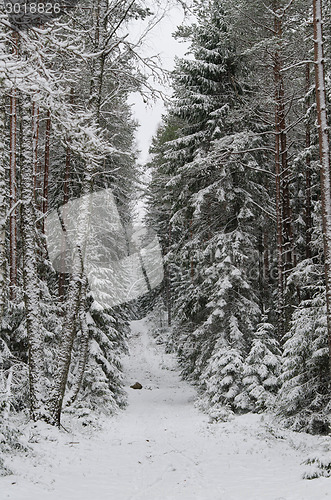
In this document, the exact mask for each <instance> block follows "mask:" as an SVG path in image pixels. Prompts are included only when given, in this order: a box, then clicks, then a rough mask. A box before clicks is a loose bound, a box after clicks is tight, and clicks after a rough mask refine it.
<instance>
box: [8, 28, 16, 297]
mask: <svg viewBox="0 0 331 500" xmlns="http://www.w3.org/2000/svg"><path fill="white" fill-rule="evenodd" d="M17 37H18V35H17V34H16V33H14V34H13V36H12V38H13V53H14V54H17V43H18V39H17ZM9 127H10V146H9V147H10V154H9V164H10V165H9V208H10V218H9V280H10V288H9V290H10V292H9V293H10V298H11V300H14V299H15V296H16V282H17V211H16V202H17V194H16V191H17V186H16V164H17V162H16V156H17V155H16V142H17V91H16V89H14V88H13V89H12V90H11V94H10V125H9Z"/></svg>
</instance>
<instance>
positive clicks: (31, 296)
mask: <svg viewBox="0 0 331 500" xmlns="http://www.w3.org/2000/svg"><path fill="white" fill-rule="evenodd" d="M22 99H23V108H22V119H23V124H22V128H23V144H22V150H23V155H22V157H23V161H22V176H21V189H22V195H21V196H22V227H21V233H22V249H23V291H24V303H25V313H26V329H27V335H28V344H29V386H30V409H31V417H32V419H33V420H39V419H45V418H46V419H47V416H46V412H45V408H44V402H43V399H44V396H45V394H44V387H43V381H44V373H43V349H42V343H43V339H42V336H41V328H40V306H39V281H38V275H37V262H36V218H35V196H34V169H33V152H32V146H33V141H32V134H31V130H32V127H31V125H32V123H31V122H32V116H31V102H29V99H28V98H27V97H25V96H24V97H23V98H22Z"/></svg>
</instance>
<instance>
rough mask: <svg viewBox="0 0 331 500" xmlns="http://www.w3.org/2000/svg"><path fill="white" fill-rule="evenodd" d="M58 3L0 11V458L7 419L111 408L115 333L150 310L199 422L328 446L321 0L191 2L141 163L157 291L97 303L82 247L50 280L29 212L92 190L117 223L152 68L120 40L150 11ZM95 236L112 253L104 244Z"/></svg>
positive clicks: (328, 228)
mask: <svg viewBox="0 0 331 500" xmlns="http://www.w3.org/2000/svg"><path fill="white" fill-rule="evenodd" d="M69 3H70V2H69ZM72 3H73V5H72V8H70V9H69V8H68V9H67V10H65V11H64V12H63V13H61V15H57V16H55V18H52V19H39V18H37V20H36V18H35V17H34V18H33V19H34V22H33V23H31V22H30V23H29V25H28V26H25V25H17V23H16V22H15V19H12V18H11V17H10V16H8V15H7V13H6V12H5V11H4V10H2V13H1V14H0V24H1V33H0V84H1V97H0V99H1V103H0V198H1V207H0V210H1V215H0V243H1V244H0V324H1V331H0V434H1V435H5V436H7V437H6V440H5V441H3V442H2V441H1V440H0V441H1V442H0V445H1V446H4V447H7V446H10V440H11V439H14V437H13V435H14V434H13V432H14V430H13V425H14V424H13V422H15V415H17V414H19V413H22V412H23V413H25V414H26V415H29V416H30V418H31V419H32V420H34V421H38V420H43V421H46V422H47V423H50V424H52V425H60V424H61V414H62V412H63V411H65V412H67V413H69V414H70V413H72V414H75V415H76V416H77V415H78V416H80V417H81V418H82V419H85V420H86V423H88V421H89V418H90V417H89V415H90V412H91V411H94V412H100V411H101V412H104V413H107V414H112V413H114V412H116V410H117V409H118V408H121V407H125V402H126V396H125V391H124V390H123V382H122V374H121V357H122V355H123V354H124V353H125V352H126V349H127V334H128V331H129V321H130V318H132V317H133V316H134V315H135V317H137V316H139V315H140V316H141V315H142V314H144V313H146V312H151V310H152V309H154V315H155V317H156V318H157V317H159V313H160V314H161V317H162V318H166V321H162V322H161V324H160V323H159V320H157V321H156V325H155V326H156V335H159V336H160V338H162V340H163V341H164V342H166V344H167V348H168V349H169V350H172V351H174V352H176V354H177V356H178V360H179V364H180V367H181V370H182V376H183V377H184V378H186V379H188V380H189V381H191V382H192V383H193V384H195V385H196V386H197V388H198V390H199V394H201V407H202V408H203V409H204V410H205V411H207V412H209V413H210V415H212V416H213V418H214V419H215V420H222V419H226V418H227V416H228V415H230V414H231V413H233V412H237V413H243V412H263V411H269V412H272V413H273V414H274V415H276V416H277V417H278V418H280V419H281V420H282V421H283V422H284V424H286V425H288V426H290V427H291V428H292V429H294V430H299V431H300V430H305V431H308V432H311V433H322V434H323V433H328V432H329V430H330V427H329V425H330V412H331V399H330V364H331V362H330V360H331V181H330V174H331V171H330V152H329V136H328V123H329V122H328V116H329V115H330V112H331V109H330V105H329V104H328V103H329V102H330V98H329V97H330V95H331V72H330V71H331V68H329V66H331V65H330V64H329V62H330V60H331V38H330V32H331V21H330V19H331V17H330V14H331V4H330V2H329V0H325V1H324V5H323V11H322V5H321V3H322V2H321V0H314V1H305V0H298V1H295V2H294V1H289V0H287V1H283V0H272V1H270V2H268V3H264V2H262V1H260V0H249V1H248V0H237V1H236V2H234V1H233V0H208V1H200V0H195V1H194V2H193V7H192V6H191V7H190V9H189V10H188V11H187V12H188V14H189V15H188V18H189V19H190V20H191V21H190V22H186V23H185V24H184V25H183V26H179V27H178V30H177V32H176V34H175V36H176V37H177V38H178V39H181V40H184V41H185V42H187V43H189V47H190V48H189V52H188V54H187V57H184V58H181V59H177V61H176V66H175V69H174V71H173V72H172V74H171V78H170V84H171V87H172V97H171V98H170V99H169V100H168V102H167V107H166V112H165V114H164V116H163V121H162V124H161V125H160V127H159V129H158V131H157V134H156V136H155V137H154V139H153V144H152V147H151V154H150V160H149V162H148V164H147V165H146V166H145V167H144V169H143V170H145V172H147V173H148V174H149V177H150V183H149V185H148V186H147V188H146V189H145V197H146V214H145V224H146V226H147V227H148V228H150V229H152V230H153V231H154V232H156V233H157V234H158V237H159V241H160V244H161V247H162V252H163V257H164V280H163V282H162V285H161V286H158V287H157V288H156V289H155V290H153V291H151V290H150V291H149V293H148V294H147V295H146V296H145V297H144V298H143V300H140V301H131V302H129V303H117V304H116V305H113V306H112V307H108V308H105V307H101V305H100V302H99V301H98V300H97V299H96V296H95V294H94V293H93V290H92V288H91V283H90V281H89V280H88V277H87V273H86V269H85V268H84V259H83V258H82V247H83V246H84V244H85V243H84V241H83V239H82V237H80V236H79V235H78V237H77V242H76V243H75V248H76V250H77V251H75V252H73V254H72V256H71V263H70V266H69V267H68V265H67V263H66V259H67V255H66V251H62V253H61V252H60V254H59V259H60V261H62V262H60V263H59V262H58V263H57V264H55V263H54V261H53V260H52V259H51V256H50V252H49V247H48V242H47V217H48V215H49V214H52V213H60V210H61V207H65V206H68V207H70V206H73V205H70V203H72V202H74V201H75V200H78V199H80V200H86V199H88V198H87V197H88V196H89V195H90V194H91V193H97V192H100V191H103V190H111V193H112V196H113V200H115V202H116V210H117V211H118V214H119V217H120V220H121V221H122V223H123V224H125V225H126V227H130V226H131V224H132V221H133V213H134V206H135V201H136V197H137V192H138V191H139V189H140V186H141V180H140V177H141V170H142V169H141V167H140V166H139V165H138V162H137V151H136V145H135V131H136V128H137V124H136V122H135V120H134V119H133V117H132V113H131V108H130V106H129V105H128V97H129V96H130V94H131V93H132V92H137V91H138V92H141V93H142V94H143V95H144V96H145V98H146V99H149V98H151V96H152V94H153V88H152V84H151V83H150V82H151V79H149V78H148V76H149V75H150V74H151V73H152V74H154V75H155V74H156V73H157V72H158V71H159V69H158V68H157V65H156V63H155V60H154V58H151V59H149V60H148V59H143V57H142V56H141V54H140V52H139V46H138V45H139V43H140V42H134V43H133V42H131V41H130V37H128V33H129V31H130V26H131V25H132V23H134V22H136V21H141V20H145V21H146V22H147V23H148V19H149V18H151V19H153V13H152V12H151V10H150V9H149V8H147V7H146V5H144V3H143V2H140V1H127V0H97V1H95V2H90V1H89V0H86V1H85V0H81V1H80V2H79V4H77V5H74V4H75V2H72ZM181 3H183V2H181ZM183 7H184V8H187V6H185V5H183ZM323 24H324V26H323ZM151 25H153V21H151ZM323 30H324V35H323ZM323 41H324V44H323ZM324 63H325V64H324ZM88 209H89V207H88V203H84V202H83V203H82V204H81V205H79V210H78V211H76V212H75V211H72V212H70V211H69V212H68V213H67V214H64V213H63V210H62V212H61V213H62V218H61V217H60V216H59V217H60V220H61V224H62V225H63V228H64V229H63V231H64V233H65V231H66V229H65V223H66V221H65V220H64V219H65V216H66V217H67V218H68V220H70V215H71V217H72V218H73V217H74V218H75V219H77V224H78V226H79V227H84V225H85V226H86V218H87V217H88ZM103 209H104V211H105V213H106V212H107V206H106V207H103ZM108 209H109V210H113V207H112V206H111V205H109V207H108ZM99 222H100V227H101V228H102V227H103V225H104V221H103V220H100V221H99ZM83 233H84V231H82V234H83ZM108 238H110V239H113V241H112V242H111V245H110V246H111V247H112V248H113V246H114V244H115V243H114V240H116V239H117V238H118V235H116V234H115V235H111V232H109V234H108ZM105 239H107V238H105ZM107 244H108V243H106V242H104V241H103V240H102V239H101V240H100V241H96V242H95V251H96V252H100V253H102V252H103V251H105V252H106V251H109V245H108V247H107ZM103 245H104V246H105V249H104V248H103ZM127 246H128V247H130V242H128V245H127ZM106 247H107V248H106ZM124 250H125V243H123V245H122V248H121V251H122V253H123V252H124V253H125V251H124ZM128 252H129V250H128ZM115 253H116V252H115ZM116 258H118V255H117V256H116ZM110 281H111V278H110ZM111 286H113V282H111ZM117 289H118V288H117ZM104 293H106V291H104ZM115 302H116V301H115ZM122 302H123V301H122ZM155 311H157V314H156V313H155Z"/></svg>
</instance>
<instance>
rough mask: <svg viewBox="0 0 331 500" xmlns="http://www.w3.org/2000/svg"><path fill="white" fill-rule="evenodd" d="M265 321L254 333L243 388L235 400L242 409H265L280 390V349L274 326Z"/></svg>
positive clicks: (244, 373)
mask: <svg viewBox="0 0 331 500" xmlns="http://www.w3.org/2000/svg"><path fill="white" fill-rule="evenodd" d="M263 319H264V321H262V322H261V323H260V324H259V325H258V328H257V330H256V333H255V334H254V338H253V341H252V346H251V349H250V351H249V354H248V356H247V358H246V359H245V364H244V368H243V374H242V377H243V379H242V383H243V392H242V394H240V396H239V397H238V398H237V400H236V403H237V404H238V405H239V406H240V407H241V408H243V409H246V410H250V411H263V410H265V409H266V408H268V407H270V406H271V405H272V404H273V402H274V399H275V396H276V394H277V393H278V390H279V386H280V380H279V376H280V373H281V358H280V357H281V350H280V347H279V343H278V342H277V340H276V338H275V337H276V335H275V328H274V326H273V325H272V324H270V323H268V322H267V318H262V320H263Z"/></svg>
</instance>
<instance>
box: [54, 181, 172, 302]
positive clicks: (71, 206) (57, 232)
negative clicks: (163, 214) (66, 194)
mask: <svg viewBox="0 0 331 500" xmlns="http://www.w3.org/2000/svg"><path fill="white" fill-rule="evenodd" d="M45 230H46V239H47V248H48V254H49V257H50V259H51V262H52V264H53V267H54V269H55V270H56V271H57V272H59V273H67V274H71V273H74V272H77V264H78V267H79V265H81V267H82V269H83V271H84V273H85V275H86V276H87V278H88V281H89V285H90V289H91V293H92V295H93V298H94V300H95V301H96V302H97V303H98V304H99V306H100V307H101V308H104V309H108V308H111V307H114V306H117V305H120V304H124V303H127V302H130V301H132V300H134V299H137V298H139V297H141V296H143V295H145V294H146V293H148V292H150V291H151V290H153V289H155V288H156V287H157V286H158V285H159V284H160V283H161V282H162V280H163V258H162V251H161V247H160V244H159V240H158V237H157V235H156V234H155V233H154V232H153V231H151V230H147V229H146V228H145V227H144V226H141V225H139V224H136V225H135V224H133V225H126V226H125V225H123V224H122V222H121V218H120V215H119V213H118V210H117V207H116V202H115V199H114V196H113V193H112V191H111V190H110V189H105V190H101V191H97V192H94V193H91V194H89V195H86V196H83V197H81V198H79V199H75V200H71V201H69V202H68V203H67V204H65V205H63V206H62V207H60V208H59V209H58V210H54V211H52V212H51V213H49V215H48V216H47V217H46V224H45Z"/></svg>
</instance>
